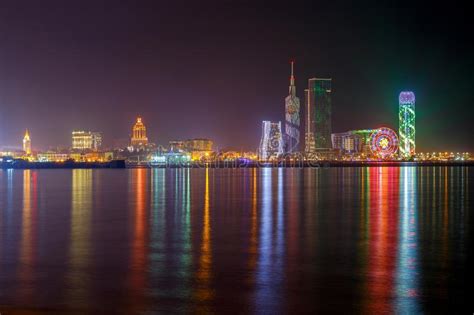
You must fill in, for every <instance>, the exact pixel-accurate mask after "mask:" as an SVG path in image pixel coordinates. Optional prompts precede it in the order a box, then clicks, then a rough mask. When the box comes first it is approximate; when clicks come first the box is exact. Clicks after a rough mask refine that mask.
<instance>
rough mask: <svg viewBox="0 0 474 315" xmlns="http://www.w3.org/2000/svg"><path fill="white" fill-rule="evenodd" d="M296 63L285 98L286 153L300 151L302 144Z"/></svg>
mask: <svg viewBox="0 0 474 315" xmlns="http://www.w3.org/2000/svg"><path fill="white" fill-rule="evenodd" d="M293 65H294V61H292V62H291V76H290V87H289V92H288V96H287V97H286V98H285V152H286V153H292V152H295V151H297V150H298V145H299V143H300V99H299V98H298V97H297V96H296V86H295V76H294V74H293Z"/></svg>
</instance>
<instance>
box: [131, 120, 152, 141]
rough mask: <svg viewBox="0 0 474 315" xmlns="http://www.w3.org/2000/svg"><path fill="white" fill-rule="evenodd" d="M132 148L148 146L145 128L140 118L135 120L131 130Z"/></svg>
mask: <svg viewBox="0 0 474 315" xmlns="http://www.w3.org/2000/svg"><path fill="white" fill-rule="evenodd" d="M130 144H131V145H132V147H144V146H146V145H147V144H148V138H147V136H146V127H145V125H144V124H143V122H142V119H141V117H138V118H137V122H136V123H135V124H134V125H133V128H132V139H131V141H130Z"/></svg>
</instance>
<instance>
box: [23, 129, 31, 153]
mask: <svg viewBox="0 0 474 315" xmlns="http://www.w3.org/2000/svg"><path fill="white" fill-rule="evenodd" d="M23 151H25V154H26V155H31V139H30V133H29V132H28V129H26V131H25V136H24V137H23Z"/></svg>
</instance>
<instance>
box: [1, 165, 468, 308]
mask: <svg viewBox="0 0 474 315" xmlns="http://www.w3.org/2000/svg"><path fill="white" fill-rule="evenodd" d="M473 176H474V169H473V168H467V167H464V168H463V167H453V168H450V167H405V168H397V167H395V168H389V167H387V168H378V167H373V168H329V169H192V170H189V169H168V170H163V169H153V170H150V169H131V170H105V169H104V170H31V171H30V170H24V171H22V170H14V171H0V232H1V234H0V312H1V314H2V315H4V314H10V313H11V314H20V313H26V312H28V314H30V312H31V313H32V314H35V313H36V312H38V313H44V314H55V313H77V314H82V313H98V314H114V313H124V314H137V313H145V314H152V313H155V312H172V313H181V312H193V313H194V312H196V313H199V312H203V313H204V312H213V313H219V314H228V313H244V312H256V313H267V314H274V313H289V312H292V313H296V312H313V313H314V312H339V313H346V314H349V313H358V312H362V313H379V314H380V313H386V312H397V313H403V314H406V313H410V314H412V313H446V312H451V313H459V312H458V311H460V310H461V309H464V311H466V313H467V314H472V312H473V311H474V307H473V305H474V302H473V299H472V296H471V295H470V294H469V293H468V290H469V288H470V287H471V286H472V283H470V279H472V271H471V269H472V268H473V266H474V265H473V259H472V254H471V253H470V251H469V249H470V248H472V247H473V239H472V229H473V228H474V226H473V215H474V213H473V209H472V202H473V201H472V198H473V197H474V192H473V189H472V185H474V178H473Z"/></svg>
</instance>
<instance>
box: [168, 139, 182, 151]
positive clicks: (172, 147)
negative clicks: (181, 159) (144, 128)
mask: <svg viewBox="0 0 474 315" xmlns="http://www.w3.org/2000/svg"><path fill="white" fill-rule="evenodd" d="M168 145H169V151H171V152H181V151H184V150H185V149H186V147H185V144H184V141H181V140H172V141H169V142H168Z"/></svg>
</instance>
